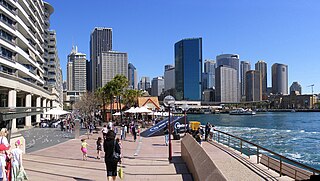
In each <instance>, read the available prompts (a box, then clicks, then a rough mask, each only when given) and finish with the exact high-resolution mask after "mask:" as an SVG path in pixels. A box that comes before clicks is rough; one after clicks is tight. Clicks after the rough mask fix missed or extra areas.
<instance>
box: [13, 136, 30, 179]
mask: <svg viewBox="0 0 320 181" xmlns="http://www.w3.org/2000/svg"><path fill="white" fill-rule="evenodd" d="M15 146H16V148H14V149H12V150H11V156H12V160H11V161H12V166H11V176H12V180H19V179H18V173H19V174H23V177H24V179H26V180H27V179H28V178H27V174H26V172H25V171H24V169H23V166H22V150H21V149H20V146H21V141H20V140H17V141H16V143H15ZM20 176H21V175H20Z"/></svg>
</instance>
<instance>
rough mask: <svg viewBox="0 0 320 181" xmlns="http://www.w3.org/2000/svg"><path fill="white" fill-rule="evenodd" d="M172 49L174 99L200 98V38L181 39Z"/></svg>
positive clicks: (195, 99)
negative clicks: (173, 57) (173, 55)
mask: <svg viewBox="0 0 320 181" xmlns="http://www.w3.org/2000/svg"><path fill="white" fill-rule="evenodd" d="M174 49H175V51H174V52H175V89H176V99H177V100H194V101H197V100H198V101H199V100H201V97H202V90H201V81H202V78H201V76H202V38H191V39H183V40H181V41H179V42H177V43H175V45H174Z"/></svg>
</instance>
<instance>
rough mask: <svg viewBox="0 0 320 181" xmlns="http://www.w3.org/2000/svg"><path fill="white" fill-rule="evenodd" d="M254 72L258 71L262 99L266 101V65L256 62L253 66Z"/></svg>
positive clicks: (261, 61) (262, 62)
mask: <svg viewBox="0 0 320 181" xmlns="http://www.w3.org/2000/svg"><path fill="white" fill-rule="evenodd" d="M255 70H258V71H260V76H261V82H262V99H263V100H266V99H267V95H268V91H267V88H268V86H267V63H266V62H264V61H263V60H260V61H258V62H257V63H256V64H255Z"/></svg>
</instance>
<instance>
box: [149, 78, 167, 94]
mask: <svg viewBox="0 0 320 181" xmlns="http://www.w3.org/2000/svg"><path fill="white" fill-rule="evenodd" d="M163 90H164V79H163V77H155V78H153V79H152V83H151V95H152V96H160V94H161V93H162V91H163Z"/></svg>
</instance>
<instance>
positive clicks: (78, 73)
mask: <svg viewBox="0 0 320 181" xmlns="http://www.w3.org/2000/svg"><path fill="white" fill-rule="evenodd" d="M86 70H87V58H86V54H83V53H79V52H78V48H77V47H72V50H71V53H70V54H69V55H68V65H67V87H68V90H69V91H83V92H84V91H86V90H87V71H86Z"/></svg>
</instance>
